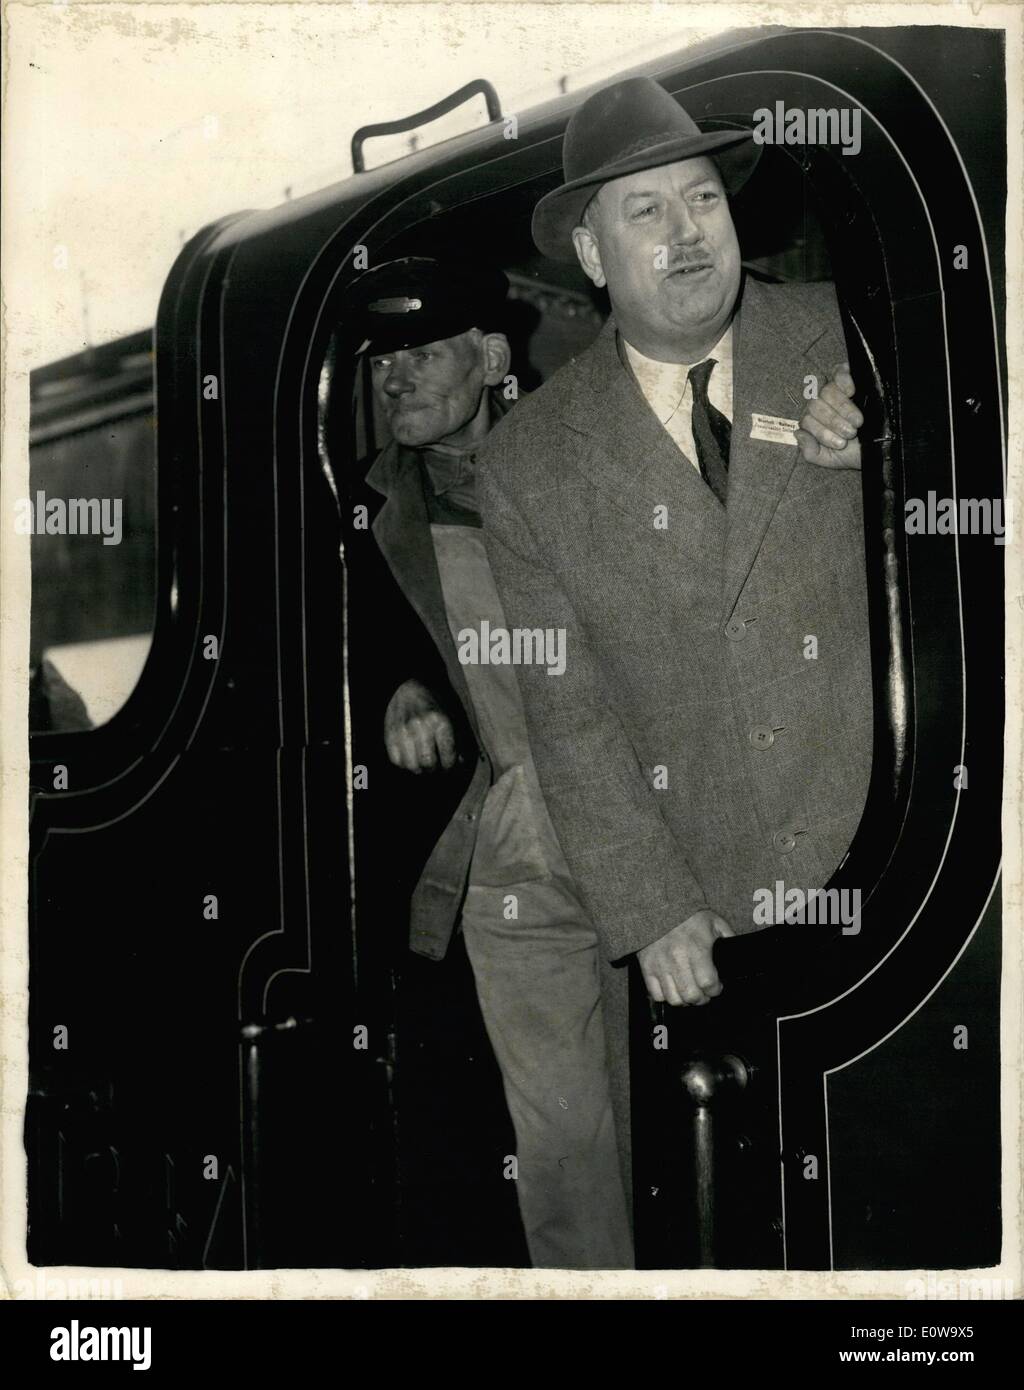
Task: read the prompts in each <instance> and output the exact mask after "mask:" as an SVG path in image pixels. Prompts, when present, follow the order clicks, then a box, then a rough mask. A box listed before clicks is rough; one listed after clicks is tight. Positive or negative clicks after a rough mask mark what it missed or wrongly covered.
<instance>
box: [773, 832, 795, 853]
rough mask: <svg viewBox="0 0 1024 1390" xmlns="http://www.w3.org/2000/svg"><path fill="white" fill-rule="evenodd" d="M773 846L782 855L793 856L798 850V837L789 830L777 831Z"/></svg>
mask: <svg viewBox="0 0 1024 1390" xmlns="http://www.w3.org/2000/svg"><path fill="white" fill-rule="evenodd" d="M772 844H773V845H774V846H775V848H776V849H777V850H778V851H779V853H780V854H792V853H793V851H794V850H795V849H796V836H795V835H794V834H793V833H792V832H791V831H789V830H776V832H775V834H774V835H773V836H772Z"/></svg>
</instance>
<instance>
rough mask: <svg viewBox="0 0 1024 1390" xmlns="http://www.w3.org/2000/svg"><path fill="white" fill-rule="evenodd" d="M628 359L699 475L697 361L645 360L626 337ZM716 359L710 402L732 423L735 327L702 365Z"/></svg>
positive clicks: (678, 444)
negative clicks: (695, 396) (695, 439)
mask: <svg viewBox="0 0 1024 1390" xmlns="http://www.w3.org/2000/svg"><path fill="white" fill-rule="evenodd" d="M622 341H623V344H624V346H625V349H626V356H627V357H628V359H629V365H630V366H631V367H632V368H633V373H634V375H635V376H636V379H637V381H638V382H639V384H640V389H641V391H643V393H644V395H645V397H646V398H647V403H648V405H649V406H650V407H651V409H652V410H653V411H654V413H655V415H657V417H658V419H659V420H660V421H661V423H662V424H663V425H664V426H665V429H666V430H668V433H669V435H670V436H671V437H672V439H673V440H674V441H675V443H676V445H677V447H678V448H679V449H680V450H681V451H682V452H683V453H684V454H685V455H686V457H687V458H688V459H689V461H690V462H691V463H692V464H693V466H694V468H696V470H697V472H698V473H699V472H700V464H699V463H698V462H697V449H696V447H695V445H694V442H693V414H692V412H693V389H692V387H691V386H690V381H689V373H690V368H691V367H695V366H696V365H697V363H696V362H656V361H655V360H654V359H653V358H652V357H645V356H644V355H643V353H642V352H638V351H637V349H636V348H635V347H633V346H632V344H631V343H627V342H626V340H625V338H623V340H622ZM709 357H713V358H714V359H715V364H716V365H715V366H714V367H713V368H712V370H711V376H710V378H709V380H708V400H709V401H710V402H711V404H712V405H713V406H714V407H715V409H716V410H720V411H721V413H722V414H723V415H724V416H725V418H726V419H727V420H728V421H729V423H730V424H731V423H732V324H730V325H729V327H728V328H727V329H726V330H725V333H724V334H723V336H722V337H721V338H719V340H718V342H717V343H716V344H715V346H714V347H713V348H712V349H711V351H710V352H709V353H707V354H706V355H705V356H704V357H702V358H700V361H701V362H706V361H707V359H708V358H709Z"/></svg>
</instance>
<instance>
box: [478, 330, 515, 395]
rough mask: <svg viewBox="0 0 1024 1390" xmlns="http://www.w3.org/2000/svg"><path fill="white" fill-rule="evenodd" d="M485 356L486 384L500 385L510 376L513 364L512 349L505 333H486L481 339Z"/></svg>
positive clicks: (481, 347)
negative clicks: (510, 368) (509, 372)
mask: <svg viewBox="0 0 1024 1390" xmlns="http://www.w3.org/2000/svg"><path fill="white" fill-rule="evenodd" d="M480 350H481V352H482V353H483V358H484V384H485V385H486V386H498V385H499V384H500V383H501V382H503V381H504V380H505V378H506V376H508V369H509V367H511V365H512V349H511V348H510V347H509V345H508V339H507V338H506V337H505V335H504V333H485V334H484V335H483V337H482V338H481V340H480Z"/></svg>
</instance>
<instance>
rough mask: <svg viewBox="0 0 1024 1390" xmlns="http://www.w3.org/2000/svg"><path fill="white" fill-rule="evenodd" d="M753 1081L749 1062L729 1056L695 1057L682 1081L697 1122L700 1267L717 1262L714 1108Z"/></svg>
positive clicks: (695, 1150)
mask: <svg viewBox="0 0 1024 1390" xmlns="http://www.w3.org/2000/svg"><path fill="white" fill-rule="evenodd" d="M749 1079H750V1072H749V1069H748V1068H747V1065H746V1063H745V1062H743V1061H741V1059H740V1058H739V1057H734V1056H733V1055H732V1054H731V1053H727V1054H726V1055H725V1056H722V1057H695V1058H693V1059H692V1060H691V1061H689V1062H688V1063H687V1064H686V1066H685V1067H684V1068H683V1070H682V1072H681V1073H680V1076H679V1080H680V1082H681V1084H682V1087H683V1090H684V1092H685V1093H686V1095H687V1097H688V1098H689V1100H690V1104H691V1107H692V1122H693V1168H694V1176H695V1179H696V1181H695V1190H694V1201H695V1206H696V1218H697V1242H698V1258H699V1261H700V1268H702V1269H709V1268H714V1263H715V1128H714V1116H713V1109H714V1105H715V1102H716V1101H717V1100H719V1099H720V1098H721V1096H722V1094H723V1092H724V1093H725V1094H730V1093H733V1092H736V1091H741V1090H743V1088H744V1087H745V1086H746V1084H747V1081H748V1080H749Z"/></svg>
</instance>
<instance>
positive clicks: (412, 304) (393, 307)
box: [370, 295, 423, 314]
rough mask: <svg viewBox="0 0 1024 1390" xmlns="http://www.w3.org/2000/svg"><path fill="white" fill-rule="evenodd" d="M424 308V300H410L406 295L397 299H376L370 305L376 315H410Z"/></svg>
mask: <svg viewBox="0 0 1024 1390" xmlns="http://www.w3.org/2000/svg"><path fill="white" fill-rule="evenodd" d="M422 308H423V300H422V299H409V298H407V297H406V296H404V295H402V296H399V297H398V298H396V299H375V300H374V301H373V303H372V304H371V305H370V309H371V310H372V312H373V313H375V314H409V313H411V312H412V311H413V310H414V309H422Z"/></svg>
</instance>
